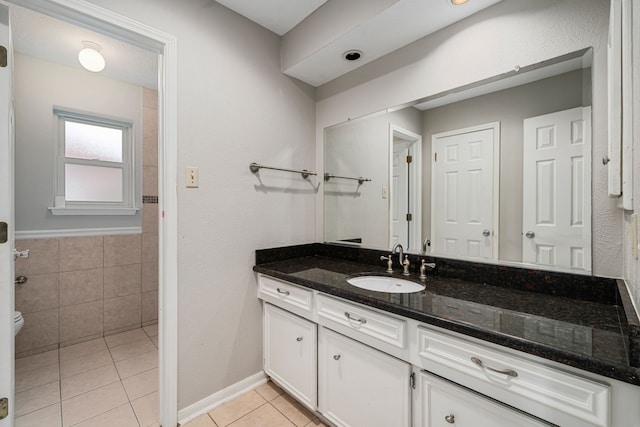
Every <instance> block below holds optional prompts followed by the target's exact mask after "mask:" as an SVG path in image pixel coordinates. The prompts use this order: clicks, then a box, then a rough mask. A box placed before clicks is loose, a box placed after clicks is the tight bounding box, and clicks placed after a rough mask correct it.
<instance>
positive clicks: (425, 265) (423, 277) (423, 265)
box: [420, 259, 436, 280]
mask: <svg viewBox="0 0 640 427" xmlns="http://www.w3.org/2000/svg"><path fill="white" fill-rule="evenodd" d="M427 268H429V269H430V270H433V269H434V268H436V264H435V263H434V262H426V261H425V260H424V259H423V260H422V261H421V262H420V280H426V279H427Z"/></svg>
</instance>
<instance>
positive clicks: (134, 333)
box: [104, 328, 148, 348]
mask: <svg viewBox="0 0 640 427" xmlns="http://www.w3.org/2000/svg"><path fill="white" fill-rule="evenodd" d="M104 339H105V341H106V342H107V346H108V347H109V348H114V347H118V346H121V345H123V344H127V343H130V342H135V341H139V340H143V341H144V340H146V339H148V337H147V334H146V333H145V332H144V331H143V330H142V329H141V328H138V329H133V330H131V331H126V332H120V333H119V334H113V335H108V336H106V337H104Z"/></svg>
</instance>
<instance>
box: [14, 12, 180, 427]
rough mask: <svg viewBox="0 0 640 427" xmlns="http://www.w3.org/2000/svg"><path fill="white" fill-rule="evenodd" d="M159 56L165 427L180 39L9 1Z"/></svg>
mask: <svg viewBox="0 0 640 427" xmlns="http://www.w3.org/2000/svg"><path fill="white" fill-rule="evenodd" d="M6 1H7V2H9V3H14V4H16V5H19V6H21V7H25V8H28V9H31V10H33V11H36V12H39V13H42V14H44V15H48V16H51V17H54V18H57V19H60V20H63V21H66V22H70V23H72V24H75V25H79V26H82V27H85V28H88V29H90V30H92V31H96V32H100V33H103V34H106V35H108V36H111V37H114V38H116V39H119V40H123V41H126V42H128V43H131V44H134V45H136V46H138V47H142V48H145V49H148V50H150V51H153V52H157V53H158V194H159V197H158V204H159V205H158V209H159V214H160V219H161V221H159V226H158V265H159V271H158V305H159V306H158V323H159V331H158V334H159V335H158V336H159V338H158V339H159V343H158V344H159V345H158V346H159V351H158V354H159V363H158V365H159V371H160V392H159V393H160V401H159V410H160V413H159V415H160V425H162V426H166V427H169V426H175V425H177V420H178V408H177V407H178V302H177V301H178V220H177V213H178V200H177V192H176V191H175V189H176V188H177V176H178V174H177V170H178V163H177V158H178V97H177V94H178V73H177V70H178V52H177V39H176V37H175V36H173V35H171V34H168V33H165V32H163V31H160V30H158V29H155V28H152V27H149V26H148V25H146V24H142V23H139V22H136V21H133V20H131V19H130V18H127V17H125V16H122V15H120V14H117V13H114V12H112V11H110V10H108V9H104V8H102V7H99V6H96V5H94V4H91V3H88V2H87V1H84V0H6Z"/></svg>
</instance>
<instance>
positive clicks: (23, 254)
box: [13, 249, 29, 261]
mask: <svg viewBox="0 0 640 427" xmlns="http://www.w3.org/2000/svg"><path fill="white" fill-rule="evenodd" d="M18 258H29V249H25V250H24V251H18V250H15V249H14V250H13V260H14V261H15V260H17V259H18Z"/></svg>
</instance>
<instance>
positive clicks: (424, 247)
mask: <svg viewBox="0 0 640 427" xmlns="http://www.w3.org/2000/svg"><path fill="white" fill-rule="evenodd" d="M430 247H431V240H430V239H429V238H428V237H427V238H426V239H424V242H422V253H423V254H426V253H427V248H430Z"/></svg>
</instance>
